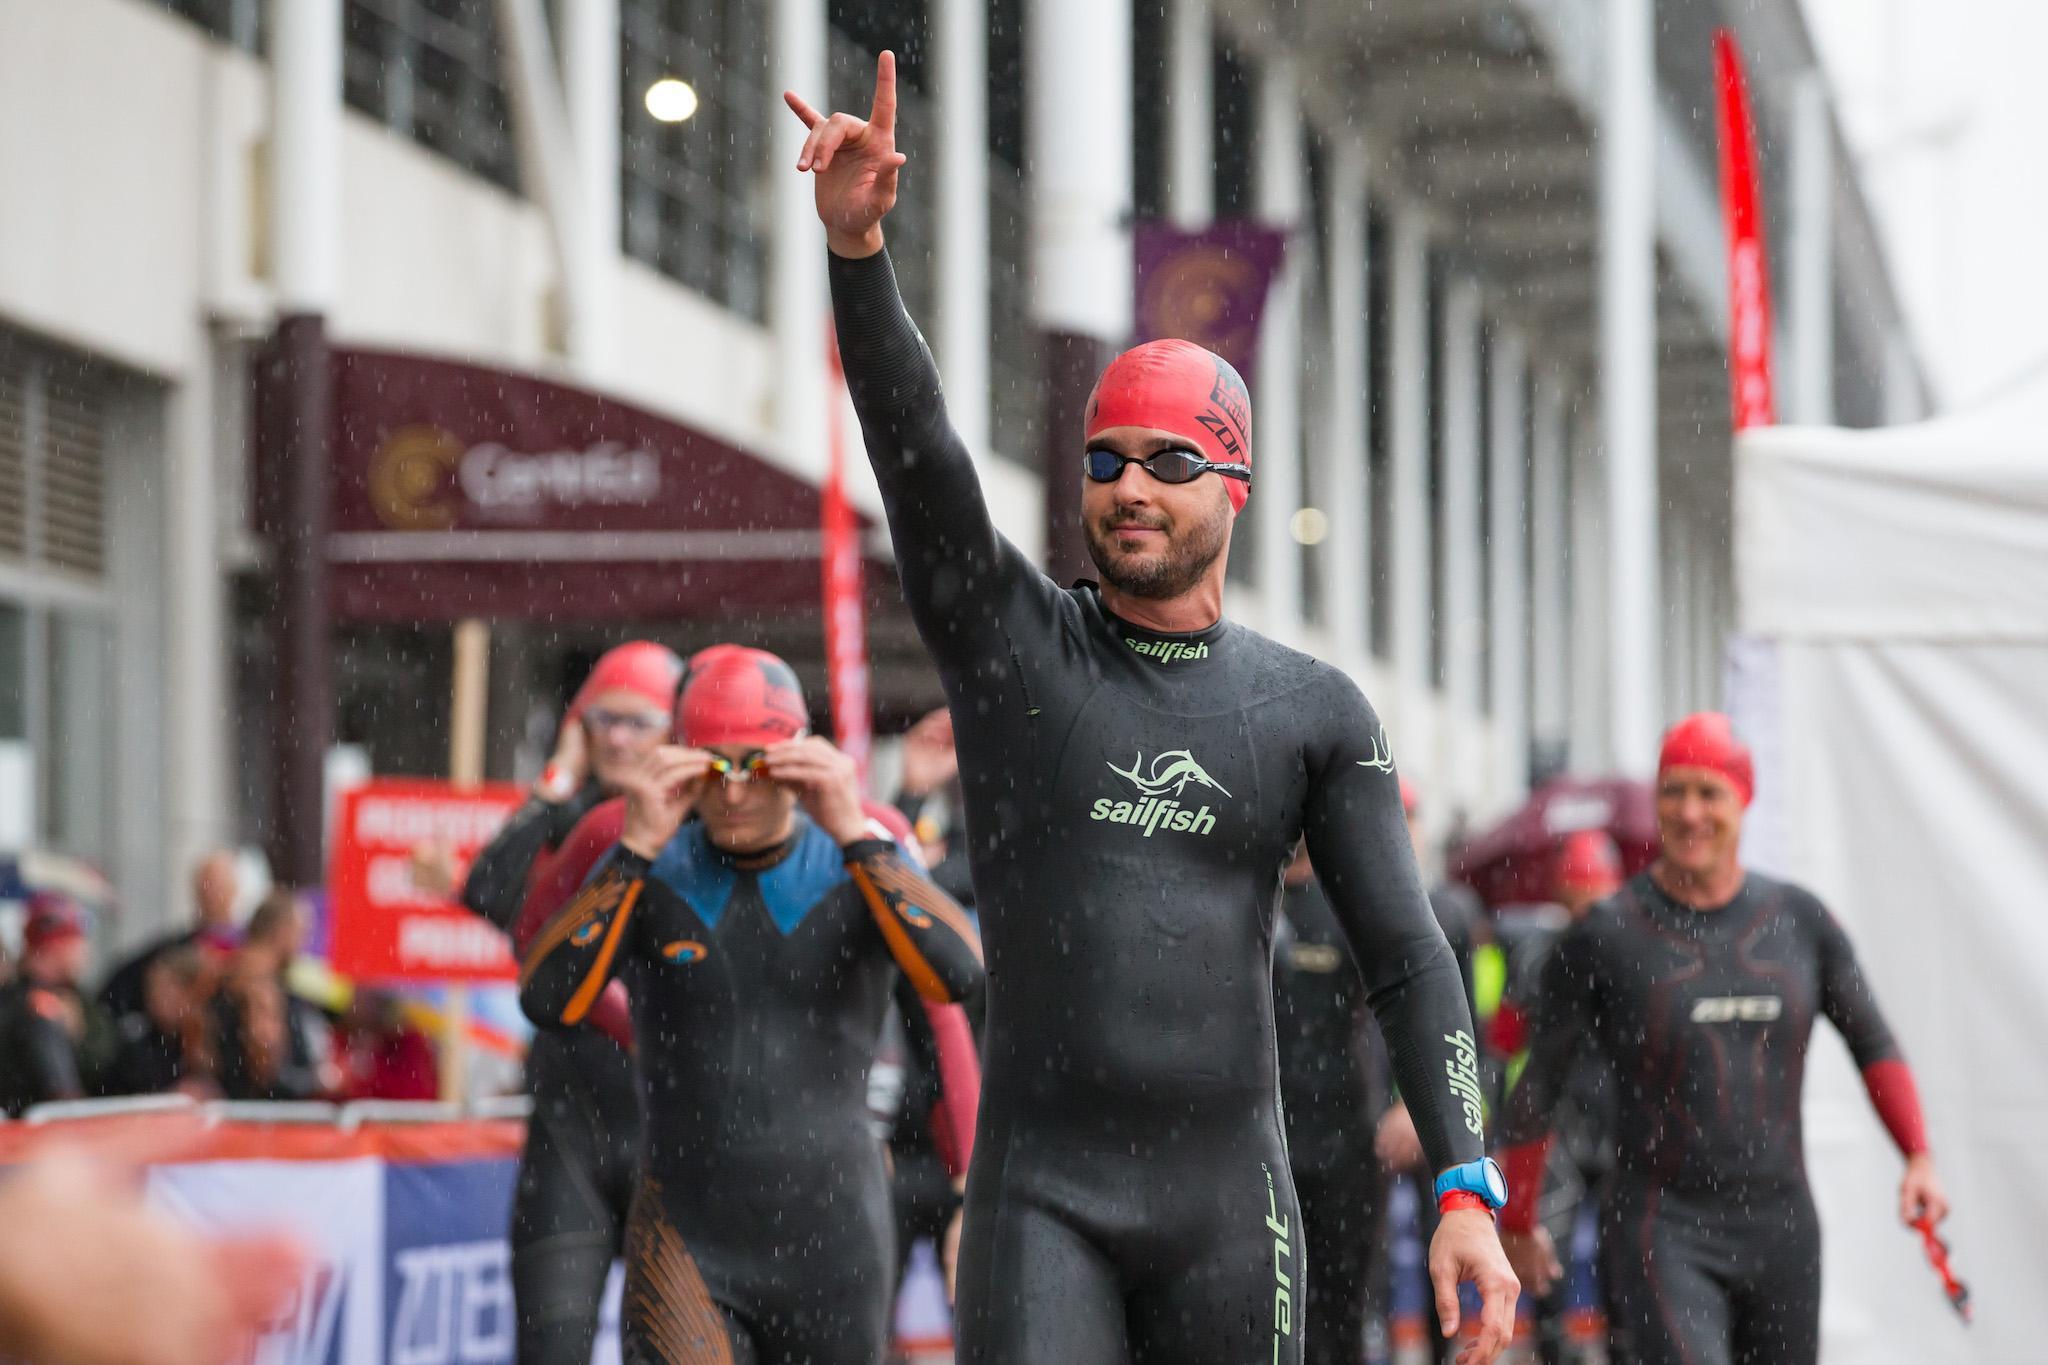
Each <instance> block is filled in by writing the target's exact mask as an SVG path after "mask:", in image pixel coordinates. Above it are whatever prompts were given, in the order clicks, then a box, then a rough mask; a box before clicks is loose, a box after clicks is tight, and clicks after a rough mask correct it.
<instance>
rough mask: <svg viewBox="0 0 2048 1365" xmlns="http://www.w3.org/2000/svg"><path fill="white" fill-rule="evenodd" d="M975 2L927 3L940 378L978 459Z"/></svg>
mask: <svg viewBox="0 0 2048 1365" xmlns="http://www.w3.org/2000/svg"><path fill="white" fill-rule="evenodd" d="M986 8H987V6H986V5H985V4H982V3H977V0H933V4H932V7H931V19H932V51H933V56H934V57H935V59H936V61H935V63H934V65H935V67H936V72H935V77H936V82H935V83H936V86H937V89H936V92H935V93H936V95H937V115H938V126H937V127H936V128H934V129H933V130H932V132H933V133H934V134H935V135H936V138H937V141H938V174H936V175H934V176H932V177H930V178H929V179H928V180H927V181H926V182H925V185H924V192H925V193H928V194H936V195H937V196H938V199H939V221H938V270H939V288H938V299H939V316H938V317H937V319H935V321H936V322H937V324H938V360H939V373H941V374H943V375H944V376H945V377H946V410H947V412H948V413H950V414H951V416H952V418H953V425H954V427H955V428H956V429H958V431H959V432H960V436H961V439H962V440H964V441H966V442H967V448H968V449H969V450H971V451H973V452H974V453H975V455H976V457H977V458H979V457H983V456H985V455H986V454H987V453H988V448H989V402H990V390H989V384H990V379H989V336H990V332H989V307H988V280H989V270H990V268H991V266H990V262H989V235H988V29H987V24H986V20H985V14H984V12H985V10H986Z"/></svg>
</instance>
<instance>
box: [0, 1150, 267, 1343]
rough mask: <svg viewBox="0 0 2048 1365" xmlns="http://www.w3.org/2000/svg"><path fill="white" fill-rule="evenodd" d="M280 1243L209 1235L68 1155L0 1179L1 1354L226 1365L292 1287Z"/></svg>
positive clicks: (111, 1172) (109, 1173)
mask: <svg viewBox="0 0 2048 1365" xmlns="http://www.w3.org/2000/svg"><path fill="white" fill-rule="evenodd" d="M303 1262H304V1255H303V1253H302V1252H301V1251H300V1250H299V1248H298V1247H297V1245H296V1244H295V1243H293V1242H292V1241H291V1240H290V1239H288V1238H286V1237H283V1236H279V1235H276V1234H253V1235H236V1236H226V1237H209V1236H205V1235H202V1234H200V1233H197V1232H194V1231H192V1230H191V1229H190V1228H187V1227H185V1226H183V1225H181V1224H179V1223H178V1222H176V1221H175V1220H173V1219H172V1218H170V1217H169V1216H168V1215H166V1214H163V1213H159V1212H157V1211H155V1210H153V1209H150V1208H148V1207H146V1206H145V1205H144V1203H143V1201H142V1195H141V1193H140V1191H139V1189H137V1188H136V1186H135V1185H134V1184H133V1182H132V1180H131V1179H130V1178H128V1177H126V1176H124V1175H123V1174H122V1173H121V1172H119V1171H117V1170H115V1169H112V1168H109V1167H107V1166H103V1165H98V1164H95V1163H94V1162H91V1161H89V1160H87V1159H86V1158H84V1157H81V1156H77V1155H73V1154H69V1153H52V1154H50V1155H47V1156H40V1157H37V1158H35V1159H34V1160H32V1161H30V1162H29V1163H28V1164H26V1165H25V1166H23V1167H21V1168H20V1169H18V1170H17V1171H15V1172H14V1173H13V1174H12V1175H10V1176H9V1177H8V1178H7V1179H6V1180H5V1181H0V1353H5V1354H6V1355H9V1356H17V1357H20V1358H22V1359H24V1360H29V1361H53V1362H54V1361H62V1362H64V1365H225V1362H227V1361H230V1360H238V1359H242V1358H244V1357H246V1355H247V1354H248V1351H249V1349H250V1343H251V1341H252V1339H253V1338H254V1337H255V1335H256V1334H257V1333H258V1332H259V1331H260V1330H262V1328H263V1326H264V1325H265V1324H266V1323H268V1322H270V1321H272V1320H273V1319H274V1318H275V1317H276V1316H277V1314H278V1313H279V1311H280V1310H281V1309H282V1308H283V1307H284V1305H285V1303H286V1301H287V1300H288V1299H289V1298H290V1296H291V1293H292V1290H293V1288H294V1287H295V1286H296V1284H297V1283H298V1279H299V1273H300V1268H301V1266H302V1264H303Z"/></svg>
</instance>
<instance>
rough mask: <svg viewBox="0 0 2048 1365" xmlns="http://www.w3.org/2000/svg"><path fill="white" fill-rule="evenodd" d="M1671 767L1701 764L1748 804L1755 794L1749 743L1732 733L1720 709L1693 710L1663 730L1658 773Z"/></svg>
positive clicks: (1697, 766)
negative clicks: (1725, 781)
mask: <svg viewBox="0 0 2048 1365" xmlns="http://www.w3.org/2000/svg"><path fill="white" fill-rule="evenodd" d="M1673 768H1704V769H1706V770H1707V771H1708V772H1714V773H1719V774H1720V775H1721V776H1723V777H1725V778H1727V779H1728V781H1729V782H1730V783H1731V784H1732V785H1733V786H1734V788H1735V790H1736V793H1737V794H1738V795H1740V796H1741V797H1742V804H1743V805H1745V806H1746V805H1748V804H1749V802H1750V799H1751V798H1752V797H1753V796H1755V795H1756V765H1755V763H1754V762H1753V761H1752V760H1751V759H1750V756H1749V746H1748V745H1746V744H1744V743H1743V742H1742V741H1741V740H1739V739H1737V738H1736V737H1735V727H1734V726H1733V725H1731V724H1729V722H1728V717H1726V716H1724V715H1722V714H1721V713H1720V712H1719V711H1695V712H1694V713H1693V714H1692V715H1689V716H1687V717H1686V718H1685V719H1684V720H1682V721H1680V722H1678V724H1676V725H1674V726H1672V727H1671V728H1670V729H1669V730H1666V731H1665V732H1664V747H1663V749H1662V750H1661V751H1660V752H1659V753H1658V755H1657V776H1658V777H1660V778H1661V777H1663V776H1664V774H1665V773H1666V772H1668V771H1670V770H1671V769H1673Z"/></svg>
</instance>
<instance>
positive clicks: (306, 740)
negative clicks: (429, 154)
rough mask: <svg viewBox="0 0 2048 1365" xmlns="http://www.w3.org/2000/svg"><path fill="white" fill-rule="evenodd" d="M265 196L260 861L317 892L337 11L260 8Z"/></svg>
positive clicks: (325, 667) (286, 3) (324, 733)
mask: <svg viewBox="0 0 2048 1365" xmlns="http://www.w3.org/2000/svg"><path fill="white" fill-rule="evenodd" d="M271 18H272V33H271V49H270V61H271V141H270V162H271V168H272V169H271V176H270V184H271V200H270V210H271V212H270V223H271V228H272V232H273V235H274V241H273V245H274V248H275V253H276V254H275V258H274V259H275V262H276V271H275V277H274V279H273V284H274V285H275V287H276V296H277V311H278V322H277V335H276V341H275V344H274V349H273V351H272V357H271V366H270V371H269V373H268V374H266V376H265V382H266V383H269V384H271V385H273V386H274V387H273V388H272V390H271V392H272V394H273V397H274V399H275V400H276V401H274V402H273V403H272V405H271V412H272V414H273V421H272V429H271V430H270V431H269V432H267V433H266V434H265V439H266V440H269V441H271V442H273V443H274V445H275V449H274V451H273V454H274V455H275V456H276V458H277V459H278V460H279V463H278V464H276V465H274V466H272V467H273V468H276V469H280V470H282V471H284V473H283V477H282V484H283V486H282V488H281V490H280V491H281V493H282V496H281V497H280V499H279V501H278V506H279V509H280V530H279V534H278V535H277V536H276V538H275V543H274V544H273V545H272V547H271V549H272V553H273V569H274V572H275V576H276V590H277V611H276V621H277V632H276V642H275V646H274V649H275V653H274V662H273V666H274V668H275V671H276V674H277V683H278V685H277V694H276V703H275V706H276V711H275V719H276V724H275V726H274V729H275V733H276V735H277V742H276V744H275V745H274V746H273V749H274V760H273V761H274V765H275V766H274V768H273V770H272V774H271V776H272V793H273V799H272V805H271V811H270V815H271V821H270V839H269V844H270V855H271V863H272V868H273V870H274V871H275V873H276V875H277V877H278V879H279V880H280V881H283V882H286V883H289V884H292V885H297V886H314V885H318V884H319V883H320V881H321V880H322V878H323V874H324V872H325V867H324V861H325V860H324V858H323V857H322V853H323V848H322V845H323V841H324V837H325V833H326V831H325V828H324V825H323V823H322V815H323V811H324V805H325V800H326V756H327V746H328V744H329V743H330V742H331V740H332V739H333V735H334V686H333V677H332V674H333V667H332V650H331V638H330V630H329V610H328V602H327V525H328V515H327V495H328V494H327V478H328V464H327V460H328V454H327V437H328V426H329V421H330V417H331V411H330V408H331V403H332V391H333V376H332V374H331V372H330V366H329V354H330V353H329V348H328V345H327V328H326V313H327V311H328V310H329V309H330V308H332V307H333V306H334V303H335V300H336V299H337V298H338V297H339V295H340V292H341V243H340V220H341V213H340V205H341V73H342V66H341V2H340V0H279V3H277V4H276V5H275V6H274V7H273V8H272V11H271Z"/></svg>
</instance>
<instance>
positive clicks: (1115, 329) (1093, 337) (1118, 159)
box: [1024, 0, 1132, 579]
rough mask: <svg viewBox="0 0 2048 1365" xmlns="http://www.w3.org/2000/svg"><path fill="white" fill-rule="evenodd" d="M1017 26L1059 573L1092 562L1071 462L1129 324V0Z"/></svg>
mask: <svg viewBox="0 0 2048 1365" xmlns="http://www.w3.org/2000/svg"><path fill="white" fill-rule="evenodd" d="M1024 36H1025V70H1026V71H1028V72H1029V73H1031V79H1030V84H1029V87H1028V88H1027V89H1026V90H1025V92H1024V99H1025V106H1024V107H1025V117H1026V120H1027V122H1028V125H1029V126H1028V129H1027V135H1026V137H1025V146H1026V148H1027V149H1028V152H1029V159H1030V163H1031V164H1030V166H1029V167H1028V168H1027V170H1028V173H1029V175H1030V178H1031V274H1032V312H1033V321H1034V322H1035V323H1036V324H1037V325H1038V328H1039V331H1040V334H1041V337H1042V340H1043V344H1044V354H1045V389H1046V420H1045V429H1044V430H1045V449H1044V452H1043V461H1044V469H1045V472H1046V481H1045V495H1046V538H1045V559H1046V563H1047V565H1048V567H1049V569H1050V570H1051V571H1052V572H1053V573H1054V574H1055V576H1057V577H1060V578H1062V579H1064V578H1066V577H1068V576H1070V575H1071V574H1072V573H1074V572H1078V571H1080V570H1081V569H1082V568H1083V566H1085V565H1086V564H1087V559H1086V556H1085V554H1084V553H1083V550H1082V545H1081V538H1080V532H1079V525H1078V523H1079V518H1080V508H1081V481H1080V476H1079V474H1078V473H1077V471H1076V468H1075V465H1076V462H1077V460H1078V459H1079V457H1080V433H1081V424H1082V420H1083V412H1084V409H1085V408H1086V406H1087V402H1088V393H1089V391H1090V389H1091V388H1092V387H1093V386H1094V383H1095V378H1096V376H1097V375H1098V374H1099V373H1100V372H1101V369H1102V366H1103V365H1104V364H1105V363H1106V362H1107V360H1108V357H1109V354H1110V352H1111V351H1113V350H1114V349H1115V348H1116V347H1118V346H1121V345H1123V344H1124V343H1125V342H1126V341H1128V340H1129V339H1130V335H1131V306H1132V299H1131V289H1132V280H1131V271H1132V264H1131V241H1130V229H1129V222H1130V216H1131V11H1130V7H1129V6H1128V5H1103V4H1100V3H1098V2H1097V0H1036V3H1034V4H1032V5H1029V6H1027V7H1026V9H1025V35H1024ZM1077 90H1085V91H1087V92H1088V97H1087V98H1086V99H1077V98H1075V94H1074V92H1075V91H1077Z"/></svg>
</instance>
